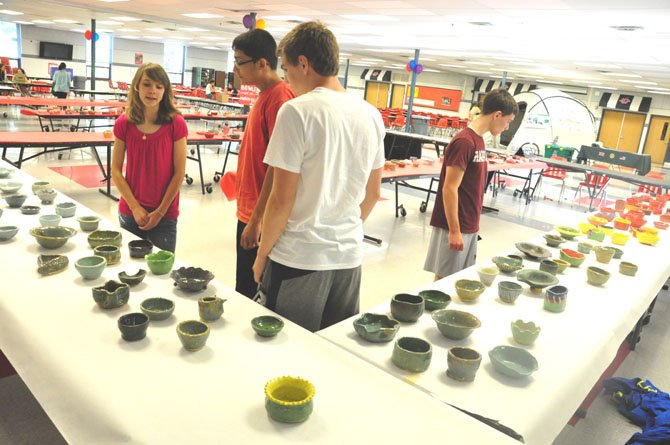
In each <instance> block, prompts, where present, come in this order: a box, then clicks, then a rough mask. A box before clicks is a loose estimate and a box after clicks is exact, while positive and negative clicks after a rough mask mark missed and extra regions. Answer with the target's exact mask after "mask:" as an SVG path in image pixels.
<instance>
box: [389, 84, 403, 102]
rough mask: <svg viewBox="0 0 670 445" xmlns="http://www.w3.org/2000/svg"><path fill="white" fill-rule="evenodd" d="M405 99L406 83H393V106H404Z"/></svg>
mask: <svg viewBox="0 0 670 445" xmlns="http://www.w3.org/2000/svg"><path fill="white" fill-rule="evenodd" d="M404 101H405V85H402V84H397V83H396V84H393V89H392V90H391V108H402V106H403V104H404Z"/></svg>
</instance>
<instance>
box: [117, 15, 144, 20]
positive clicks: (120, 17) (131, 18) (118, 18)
mask: <svg viewBox="0 0 670 445" xmlns="http://www.w3.org/2000/svg"><path fill="white" fill-rule="evenodd" d="M112 20H118V21H119V22H139V21H140V20H142V19H138V18H135V17H126V16H125V15H121V16H118V17H112Z"/></svg>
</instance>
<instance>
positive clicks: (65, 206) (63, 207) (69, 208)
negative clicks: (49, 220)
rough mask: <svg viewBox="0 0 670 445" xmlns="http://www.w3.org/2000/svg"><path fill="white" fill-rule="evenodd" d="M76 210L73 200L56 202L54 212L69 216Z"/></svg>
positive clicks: (64, 216) (65, 216)
mask: <svg viewBox="0 0 670 445" xmlns="http://www.w3.org/2000/svg"><path fill="white" fill-rule="evenodd" d="M76 211H77V204H75V203H74V202H61V203H59V204H56V214H57V215H60V216H62V217H63V218H71V217H73V216H74V214H75V212H76Z"/></svg>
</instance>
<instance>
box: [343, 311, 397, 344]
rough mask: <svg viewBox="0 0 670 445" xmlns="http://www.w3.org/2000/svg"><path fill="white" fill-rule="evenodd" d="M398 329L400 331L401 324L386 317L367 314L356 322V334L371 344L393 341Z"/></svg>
mask: <svg viewBox="0 0 670 445" xmlns="http://www.w3.org/2000/svg"><path fill="white" fill-rule="evenodd" d="M398 329H400V322H398V321H397V320H394V319H392V318H390V317H387V316H386V315H380V314H369V313H366V314H363V315H362V316H361V317H360V318H357V319H356V320H354V330H355V331H356V333H357V334H358V335H360V336H361V337H362V338H363V339H364V340H367V341H369V342H371V343H385V342H389V341H391V340H393V338H394V337H395V335H396V333H397V332H398Z"/></svg>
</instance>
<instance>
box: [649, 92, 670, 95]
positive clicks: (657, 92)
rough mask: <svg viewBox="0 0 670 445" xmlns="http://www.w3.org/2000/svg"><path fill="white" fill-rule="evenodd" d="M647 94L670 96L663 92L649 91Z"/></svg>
mask: <svg viewBox="0 0 670 445" xmlns="http://www.w3.org/2000/svg"><path fill="white" fill-rule="evenodd" d="M647 93H651V94H665V95H670V93H665V92H663V91H647Z"/></svg>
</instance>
